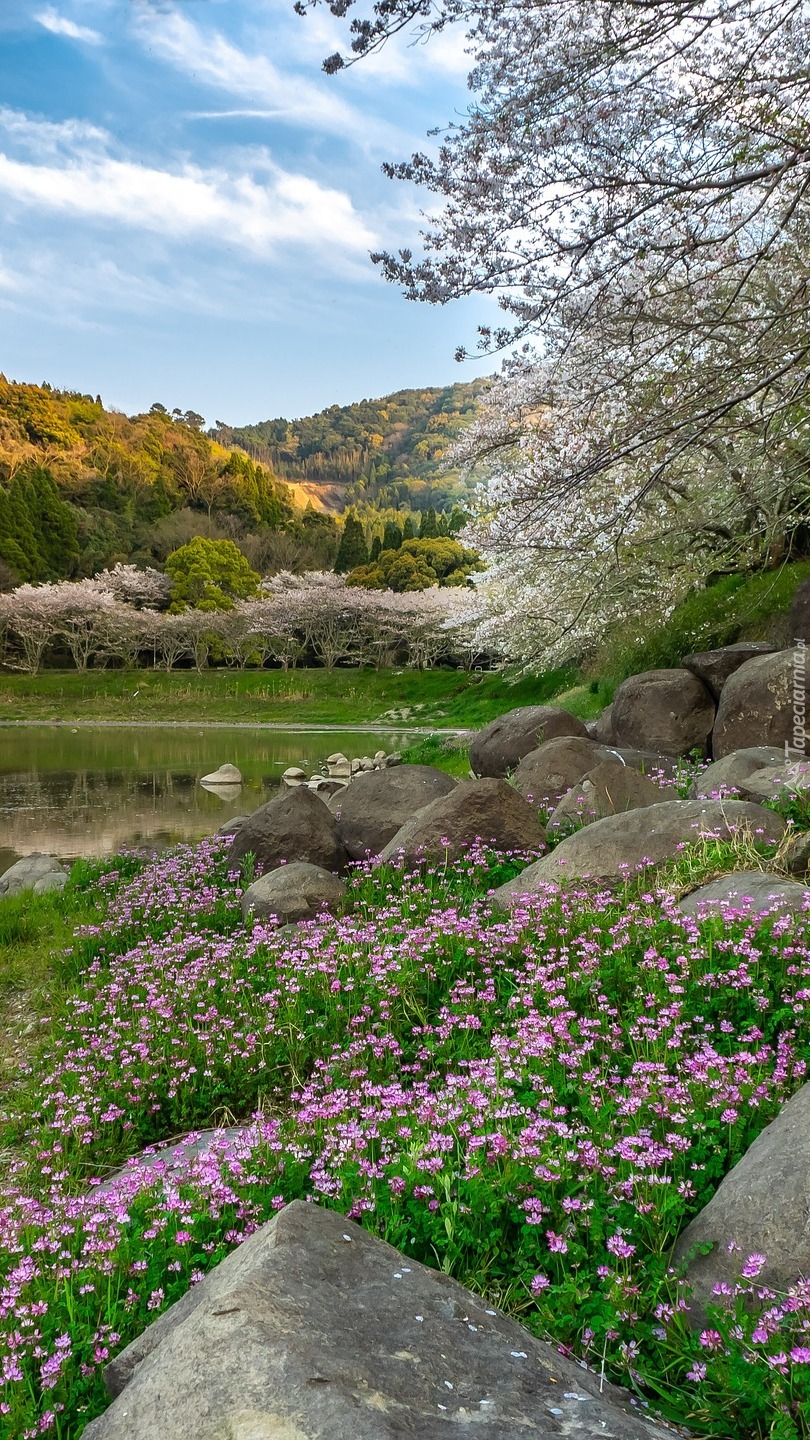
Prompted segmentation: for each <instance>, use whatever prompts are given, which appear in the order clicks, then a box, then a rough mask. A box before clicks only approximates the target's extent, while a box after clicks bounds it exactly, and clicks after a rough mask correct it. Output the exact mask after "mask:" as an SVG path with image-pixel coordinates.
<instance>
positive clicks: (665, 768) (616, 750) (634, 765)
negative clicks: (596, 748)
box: [602, 745, 681, 781]
mask: <svg viewBox="0 0 810 1440" xmlns="http://www.w3.org/2000/svg"><path fill="white" fill-rule="evenodd" d="M602 755H603V757H604V759H605V760H618V761H619V763H620V764H621V765H629V766H630V769H631V770H638V771H639V772H640V773H641V774H642V775H648V776H650V778H651V779H655V780H656V781H657V780H672V779H673V778H674V777H675V776H676V775H677V773H678V770H679V768H680V765H681V761H680V759H679V758H678V756H677V755H661V754H660V753H659V752H658V751H657V750H638V749H636V748H635V747H634V746H628V745H603V746H602Z"/></svg>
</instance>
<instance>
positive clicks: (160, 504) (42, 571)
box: [0, 375, 480, 588]
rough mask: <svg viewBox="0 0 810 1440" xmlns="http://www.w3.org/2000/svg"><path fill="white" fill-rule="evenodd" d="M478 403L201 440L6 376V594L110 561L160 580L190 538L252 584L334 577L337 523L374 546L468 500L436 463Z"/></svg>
mask: <svg viewBox="0 0 810 1440" xmlns="http://www.w3.org/2000/svg"><path fill="white" fill-rule="evenodd" d="M479 389H480V385H477V386H476V385H455V386H448V387H446V388H445V389H433V390H419V391H416V390H414V391H401V392H400V393H399V394H397V395H393V396H390V397H388V398H387V399H383V400H377V401H363V402H361V403H360V404H358V405H349V406H344V407H342V408H340V407H337V406H335V407H332V408H331V409H330V410H327V411H323V412H322V413H321V414H320V415H315V416H310V417H307V418H305V419H304V420H298V421H295V422H291V421H286V420H273V421H267V422H265V423H264V424H262V425H257V426H248V427H246V428H245V429H242V430H238V429H232V428H230V427H228V426H224V425H219V426H218V427H217V428H216V429H215V430H213V431H209V432H207V433H206V432H205V431H204V430H203V425H204V420H203V417H202V416H201V415H198V414H196V413H195V412H194V411H187V412H181V411H179V410H175V411H173V412H171V413H169V412H168V411H167V410H166V408H165V407H164V406H162V405H153V406H152V407H151V409H150V410H149V411H148V412H147V413H145V414H141V415H133V416H126V415H123V414H121V413H120V412H119V411H116V410H110V409H107V408H105V406H104V405H103V404H102V402H101V399H100V397H98V396H96V397H95V398H93V397H92V396H90V395H81V394H78V393H76V392H73V391H65V390H56V389H53V388H52V387H51V386H49V385H48V384H43V385H28V384H17V383H15V382H13V381H9V380H7V379H6V378H5V376H3V375H0V588H8V587H9V586H10V585H15V584H19V583H20V582H26V581H40V580H50V579H59V578H64V577H74V576H81V575H93V574H96V573H97V572H98V571H99V570H102V569H104V568H106V567H109V566H112V565H114V564H116V563H117V562H119V561H123V562H135V563H141V564H150V565H158V566H162V564H163V562H164V561H165V559H166V557H167V555H168V554H170V553H171V551H172V550H174V549H176V548H177V546H179V545H182V544H184V543H185V542H186V541H188V540H189V539H191V538H192V537H193V536H195V535H203V536H206V537H208V538H211V539H230V540H235V541H236V543H237V544H238V545H239V546H240V548H241V549H242V550H243V551H244V553H245V555H246V556H247V558H248V560H249V561H250V563H251V565H253V566H254V568H256V569H257V570H259V571H261V572H262V573H274V572H275V571H278V570H281V569H289V570H294V571H302V570H313V569H331V567H332V565H333V564H334V561H335V557H336V555H337V550H338V544H339V540H340V523H339V522H338V521H337V519H336V518H335V516H336V514H338V513H339V512H340V511H342V510H344V509H346V508H347V507H349V506H351V507H353V508H354V509H355V511H356V512H357V514H358V515H359V516H360V517H361V519H362V520H363V522H364V524H365V527H366V531H367V533H368V535H369V538H370V536H371V535H372V534H377V533H379V534H380V535H381V534H382V531H383V527H384V523H385V520H386V519H389V518H391V515H392V514H393V513H394V512H396V513H397V514H398V516H399V517H400V519H402V518H404V517H405V516H406V515H407V514H408V513H410V511H412V510H414V511H419V510H427V509H429V508H431V507H433V508H434V509H436V510H443V509H450V508H451V507H452V504H453V501H454V500H455V499H456V498H458V497H460V496H461V495H462V493H463V487H462V485H461V483H460V481H459V479H458V476H457V475H456V474H454V473H453V472H449V473H448V474H445V473H444V472H443V470H442V460H443V457H444V456H445V454H446V453H447V450H448V448H449V446H450V444H451V443H452V441H453V440H454V439H455V437H456V436H457V435H458V434H459V432H460V430H461V429H462V428H463V427H464V425H465V424H467V423H468V421H469V419H470V418H471V416H472V414H473V413H474V408H475V394H476V393H477V391H478V390H479ZM329 512H331V513H329ZM416 528H417V529H418V516H417V525H416Z"/></svg>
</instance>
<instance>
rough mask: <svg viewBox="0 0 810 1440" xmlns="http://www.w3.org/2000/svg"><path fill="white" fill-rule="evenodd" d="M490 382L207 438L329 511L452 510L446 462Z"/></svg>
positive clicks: (457, 491)
mask: <svg viewBox="0 0 810 1440" xmlns="http://www.w3.org/2000/svg"><path fill="white" fill-rule="evenodd" d="M485 384H486V381H484V380H475V381H468V382H465V383H461V384H457V385H445V386H443V387H441V388H439V387H432V388H430V387H429V388H426V389H423V390H398V391H397V392H396V394H394V395H386V396H384V397H383V398H382V399H379V400H361V401H358V402H357V403H356V404H354V405H331V406H330V407H329V409H328V410H321V411H320V412H319V413H318V414H317V415H307V416H305V417H304V418H303V419H300V420H285V419H283V418H279V419H276V420H263V421H261V422H260V423H259V424H257V425H243V426H240V427H234V426H229V425H225V424H224V423H222V422H221V421H218V422H217V425H216V427H215V428H214V429H213V430H211V431H209V434H210V435H211V437H212V439H215V440H217V441H218V442H219V443H220V444H222V445H229V446H230V445H238V446H240V447H241V448H242V449H244V450H245V451H247V453H248V454H249V455H250V456H251V457H252V458H253V459H254V460H257V461H259V462H260V463H261V464H265V465H268V466H269V467H270V468H271V469H272V470H273V471H275V472H276V473H277V474H278V475H281V476H283V478H284V479H285V480H286V481H287V482H289V483H295V484H297V485H299V486H300V487H301V489H302V493H304V494H305V495H306V496H307V497H308V498H310V499H312V500H313V501H314V502H315V503H321V504H323V505H324V506H326V508H328V509H331V510H343V509H345V508H346V507H347V506H349V505H352V506H355V507H361V508H362V507H363V506H364V505H371V506H374V507H375V508H379V509H394V510H397V509H402V508H410V509H413V510H426V509H428V508H429V507H430V506H433V508H434V509H436V510H447V509H451V508H452V506H453V504H454V503H458V502H459V501H460V500H463V495H464V487H463V484H462V482H461V481H460V479H459V475H458V471H457V470H452V469H447V468H446V465H447V455H448V451H449V450H450V448H451V447H452V445H453V443H454V441H455V440H457V439H458V437H459V435H460V434H461V432H462V431H463V430H464V428H465V427H466V426H467V425H468V424H469V423H470V421H471V420H472V419H473V417H474V415H475V412H476V406H477V399H478V396H479V395H480V394H481V392H482V390H483V388H484V386H485Z"/></svg>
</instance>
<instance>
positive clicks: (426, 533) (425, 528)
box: [419, 505, 439, 540]
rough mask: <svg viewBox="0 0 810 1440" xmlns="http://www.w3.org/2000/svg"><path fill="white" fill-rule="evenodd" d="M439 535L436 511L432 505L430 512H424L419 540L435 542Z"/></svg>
mask: <svg viewBox="0 0 810 1440" xmlns="http://www.w3.org/2000/svg"><path fill="white" fill-rule="evenodd" d="M438 533H439V527H438V525H437V524H436V511H435V510H434V509H433V506H432V505H431V507H430V509H429V510H423V511H422V519H421V521H420V523H419V539H420V540H435V539H436V537H437V535H438Z"/></svg>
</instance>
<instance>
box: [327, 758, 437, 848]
mask: <svg viewBox="0 0 810 1440" xmlns="http://www.w3.org/2000/svg"><path fill="white" fill-rule="evenodd" d="M455 788H456V781H455V780H454V779H453V777H452V776H451V775H446V774H445V772H444V771H443V770H437V769H435V767H434V766H433V765H397V766H395V767H394V769H393V770H388V769H386V770H370V771H368V772H367V773H364V774H362V775H358V776H357V777H356V779H354V780H353V781H352V783H351V785H350V786H349V788H348V790H347V791H346V793H345V795H343V796H342V797H341V805H340V821H339V830H340V838H341V840H342V841H343V844H344V845H345V847H346V850H347V851H348V853H349V855H350V856H351V858H352V859H353V860H363V859H364V858H365V857H366V855H379V853H380V851H381V850H382V849H383V848H384V846H386V845H387V844H388V841H389V840H392V839H393V837H394V836H395V835H396V833H397V831H398V830H399V829H400V828H401V827H402V826H403V825H404V824H405V822H406V821H407V820H410V819H411V817H412V816H413V815H415V814H416V812H417V810H421V809H422V808H423V807H424V806H425V805H429V804H430V802H431V801H432V800H437V799H438V798H439V797H440V796H441V795H449V794H450V791H451V790H455Z"/></svg>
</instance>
